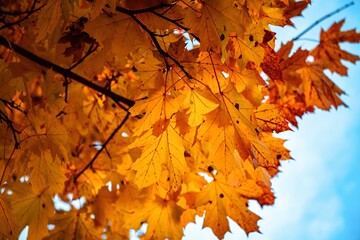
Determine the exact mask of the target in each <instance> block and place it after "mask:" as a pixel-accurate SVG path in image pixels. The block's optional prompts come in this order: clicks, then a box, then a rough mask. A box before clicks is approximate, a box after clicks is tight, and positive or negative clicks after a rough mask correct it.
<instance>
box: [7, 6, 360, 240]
mask: <svg viewBox="0 0 360 240" xmlns="http://www.w3.org/2000/svg"><path fill="white" fill-rule="evenodd" d="M309 2H310V0H305V1H294V0H257V1H245V0H243V1H229V0H226V1H225V0H224V1H217V0H175V1H171V0H168V1H166V0H149V1H141V0H121V1H120V0H119V1H115V0H96V1H91V0H88V1H86V0H39V1H35V0H34V1H21V0H18V1H2V5H1V8H0V17H1V23H0V45H1V46H0V53H1V59H0V86H1V88H0V144H1V148H0V185H1V194H0V219H1V224H0V234H1V235H0V236H2V238H5V239H16V238H18V236H19V232H20V231H21V230H22V229H23V228H24V227H25V226H26V225H28V226H29V234H28V239H40V238H44V239H100V238H101V236H102V237H104V236H105V237H106V238H107V239H123V238H124V239H126V238H128V233H129V229H139V227H140V226H141V224H143V223H145V222H146V223H147V224H148V229H147V232H146V234H145V238H146V239H152V238H154V239H164V238H168V239H180V238H181V236H182V235H183V227H185V226H186V225H187V224H188V223H189V222H193V221H194V219H195V216H196V215H201V216H202V215H204V216H205V219H204V227H210V228H211V229H212V230H213V232H214V233H215V235H216V236H217V237H218V238H223V237H224V234H225V233H226V232H227V231H229V222H228V218H231V219H232V220H234V221H235V222H236V223H237V224H239V225H240V226H241V227H242V228H243V229H244V231H245V232H246V233H250V232H254V231H259V228H258V225H257V221H258V220H259V218H260V217H259V216H257V215H255V214H254V213H252V212H251V211H250V210H249V209H248V208H247V203H248V201H249V200H250V199H254V200H256V201H258V202H259V203H260V204H261V205H271V204H273V202H274V195H273V193H272V189H271V181H270V180H271V178H272V177H274V176H275V175H276V174H277V173H278V168H279V166H280V162H281V161H283V160H286V159H290V158H291V157H290V154H289V151H288V150H287V149H286V148H285V147H284V140H282V139H278V138H276V137H274V136H273V134H272V133H273V132H277V133H279V132H283V131H286V130H289V129H290V128H289V124H290V123H291V124H292V125H295V126H297V118H296V117H301V116H303V115H304V114H305V113H307V112H313V111H314V108H320V109H324V110H329V109H330V108H331V107H335V108H337V107H339V106H341V105H345V104H344V103H343V102H342V101H341V99H340V97H339V96H340V95H341V94H343V91H342V90H341V89H340V88H339V87H337V86H336V85H335V84H334V83H333V82H332V81H331V80H330V79H329V78H328V76H327V75H325V73H324V71H325V70H327V69H328V70H330V71H331V72H335V73H338V74H340V75H343V76H345V75H347V71H346V70H347V69H346V67H345V66H344V65H343V61H342V60H346V61H350V62H353V63H355V62H356V61H357V60H359V57H358V56H356V55H353V54H351V53H348V52H346V51H344V50H342V49H341V48H340V44H341V43H343V42H352V43H356V42H359V41H360V34H359V33H357V32H356V31H355V30H349V31H342V30H341V27H342V25H343V23H344V21H340V22H337V23H335V24H334V25H332V26H331V27H330V29H328V30H327V31H325V30H322V32H321V35H320V42H319V43H318V44H317V46H316V47H315V48H314V49H313V50H311V51H308V50H303V49H297V50H296V49H293V41H290V42H288V43H286V44H285V45H282V46H281V48H280V49H279V50H278V51H274V45H275V33H274V32H273V31H272V30H271V29H270V27H269V26H270V25H273V26H285V25H292V22H291V20H290V19H291V18H292V17H294V16H298V15H300V14H301V11H302V10H303V9H304V8H305V7H306V6H307V4H308V3H309ZM310 56H311V57H312V58H313V60H309V59H310V58H309V57H310ZM261 73H264V75H263V76H265V75H266V76H267V77H264V78H263V77H262V75H260V74H261ZM264 79H265V80H264ZM345 106H346V105H345ZM55 197H56V198H60V199H61V200H62V201H63V202H65V203H69V204H70V203H72V202H73V201H75V200H77V199H80V198H82V197H83V198H85V199H86V202H85V203H84V204H83V205H82V206H81V208H80V209H76V208H74V207H71V210H70V211H64V210H61V209H59V208H58V207H57V206H54V198H55ZM57 201H59V200H57ZM49 224H53V226H54V228H53V229H52V230H50V231H49V230H48V225H49Z"/></svg>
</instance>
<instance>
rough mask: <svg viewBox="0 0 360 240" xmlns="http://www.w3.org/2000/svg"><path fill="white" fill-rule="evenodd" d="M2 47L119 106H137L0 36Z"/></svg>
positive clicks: (131, 101)
mask: <svg viewBox="0 0 360 240" xmlns="http://www.w3.org/2000/svg"><path fill="white" fill-rule="evenodd" d="M0 45H3V46H4V47H7V48H10V49H13V50H14V51H15V52H16V53H18V54H20V55H21V56H23V57H25V58H27V59H29V60H31V61H33V62H35V63H37V64H39V65H40V66H42V67H45V68H47V69H51V70H52V71H54V72H56V73H59V74H61V75H63V76H64V78H65V79H66V78H71V79H73V80H74V81H76V82H79V83H81V84H83V85H84V86H87V87H89V88H91V89H93V90H95V91H98V92H100V93H102V94H104V95H105V96H107V97H109V98H111V99H112V100H113V101H114V102H116V103H118V105H120V103H122V104H125V105H127V106H128V108H130V107H132V106H133V105H134V104H135V102H134V101H133V100H131V99H128V98H125V97H123V96H121V95H118V94H116V93H114V92H111V91H110V90H107V89H105V88H103V87H101V86H99V85H97V84H95V83H93V82H91V81H89V80H87V79H85V78H84V77H81V76H80V75H77V74H76V73H73V72H72V71H71V70H68V69H65V68H63V67H61V66H59V65H57V64H55V63H52V62H50V61H48V60H46V59H44V58H41V57H39V56H37V55H35V54H33V53H32V52H29V51H28V50H26V49H24V48H22V47H20V46H19V45H17V44H15V43H11V42H9V41H7V40H6V38H4V37H3V36H0ZM123 108H124V107H123ZM128 108H125V110H128Z"/></svg>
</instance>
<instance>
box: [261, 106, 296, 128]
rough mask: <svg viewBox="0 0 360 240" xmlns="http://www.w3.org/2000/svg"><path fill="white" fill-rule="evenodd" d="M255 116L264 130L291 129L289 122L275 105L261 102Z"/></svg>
mask: <svg viewBox="0 0 360 240" xmlns="http://www.w3.org/2000/svg"><path fill="white" fill-rule="evenodd" d="M255 117H256V121H257V123H258V125H259V127H260V128H261V130H262V131H264V132H272V131H275V132H277V133H279V132H284V131H286V130H290V128H289V126H288V122H287V121H286V119H285V118H284V117H283V116H282V115H281V111H280V109H279V108H277V107H276V106H275V105H272V104H267V103H264V104H261V105H260V106H259V107H258V109H256V111H255Z"/></svg>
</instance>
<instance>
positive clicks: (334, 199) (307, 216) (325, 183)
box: [183, 0, 360, 240]
mask: <svg viewBox="0 0 360 240" xmlns="http://www.w3.org/2000/svg"><path fill="white" fill-rule="evenodd" d="M348 2H350V1H344V0H342V1H341V0H328V1H321V0H313V1H312V5H311V6H310V7H308V8H307V9H306V10H305V11H304V12H303V16H304V17H298V18H295V19H294V23H295V25H296V29H294V28H285V29H276V32H278V33H277V38H278V40H279V42H278V43H280V42H281V41H283V42H284V41H287V40H289V39H292V38H293V37H295V36H296V35H297V34H299V33H300V32H302V30H304V29H305V28H306V27H307V26H309V25H310V24H312V23H313V22H314V21H316V20H317V19H319V18H320V17H322V16H323V15H325V14H327V13H329V12H331V11H333V10H335V9H337V8H339V7H341V6H343V5H344V4H346V3H348ZM354 2H355V5H353V6H352V7H350V8H347V9H346V10H343V11H342V12H340V13H338V14H336V15H334V16H332V17H331V18H329V19H327V20H325V21H324V22H322V23H321V24H320V25H318V26H317V27H315V28H313V29H312V30H311V31H310V32H308V33H307V34H306V35H304V36H303V38H311V39H318V38H319V33H320V29H321V28H324V29H328V28H329V26H330V25H331V24H332V23H333V22H334V21H340V20H341V19H343V18H346V21H345V24H344V26H343V29H352V28H357V31H358V32H359V31H360V17H359V14H360V0H355V1H354ZM313 44H314V43H312V42H310V41H297V42H296V46H301V47H302V48H307V47H312V46H313ZM344 47H345V49H347V50H349V52H352V53H355V54H357V55H360V44H356V45H354V44H352V45H350V44H344ZM346 66H347V67H348V68H349V77H347V78H346V77H340V76H339V75H336V74H334V75H332V74H329V76H330V77H331V79H333V80H334V81H335V83H336V84H337V85H338V86H340V87H341V88H342V89H343V90H344V91H345V92H346V93H347V95H346V96H343V97H342V99H343V100H344V101H345V102H346V103H347V104H348V105H349V108H344V107H340V108H339V109H338V110H335V109H332V110H331V111H330V112H324V111H320V110H317V111H316V112H315V114H308V115H305V116H304V117H303V119H302V120H300V121H299V129H298V130H295V131H294V132H288V133H284V134H281V136H282V137H283V138H285V139H288V142H287V143H286V146H287V147H288V148H289V149H290V150H291V155H292V157H293V158H294V159H295V161H288V162H283V163H282V167H281V171H282V173H280V174H279V175H278V176H277V177H276V178H275V179H274V180H273V189H274V192H275V195H276V197H277V199H276V201H275V205H274V206H271V207H264V208H263V209H261V208H260V207H259V206H258V205H257V204H256V203H254V204H251V209H252V210H253V211H254V212H256V213H257V214H258V215H260V216H261V217H262V220H260V221H259V225H260V231H261V232H262V234H258V233H252V234H250V236H249V238H247V237H246V235H245V233H244V232H243V231H242V230H241V229H240V228H239V227H237V226H234V225H231V231H232V233H227V234H226V235H225V239H226V240H230V239H231V240H232V239H234V240H235V239H249V240H255V239H256V240H257V239H265V240H282V239H284V240H285V239H286V240H300V239H301V240H304V239H306V240H312V239H314V240H315V239H316V240H337V239H345V240H359V239H360V206H359V203H358V202H359V197H360V174H359V169H360V162H359V161H360V61H358V62H357V65H353V64H351V63H346ZM197 220H198V221H197V222H198V224H196V225H195V224H189V225H188V227H187V228H186V231H185V236H186V237H184V238H183V240H190V239H209V240H210V239H216V238H215V236H214V235H213V234H212V233H211V231H210V229H206V228H205V229H201V224H200V223H201V221H202V220H201V219H200V218H198V219H197Z"/></svg>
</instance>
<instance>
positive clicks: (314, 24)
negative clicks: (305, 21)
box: [292, 2, 354, 41]
mask: <svg viewBox="0 0 360 240" xmlns="http://www.w3.org/2000/svg"><path fill="white" fill-rule="evenodd" d="M352 5H354V2H349V3H348V4H345V5H344V6H342V7H340V8H338V9H336V10H335V11H332V12H331V13H328V14H326V15H325V16H323V17H321V18H319V19H318V20H317V21H315V22H314V23H313V24H311V25H310V26H309V27H307V28H306V29H305V30H304V31H302V32H301V33H300V34H299V35H297V36H296V37H294V38H293V39H292V41H296V40H299V38H300V37H301V36H302V35H304V34H305V33H307V32H308V31H310V30H311V29H312V28H313V27H315V26H316V25H318V24H319V23H321V22H322V21H324V20H325V19H327V18H329V17H331V16H333V15H335V14H336V13H339V12H341V11H342V10H344V9H346V8H348V7H350V6H352Z"/></svg>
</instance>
